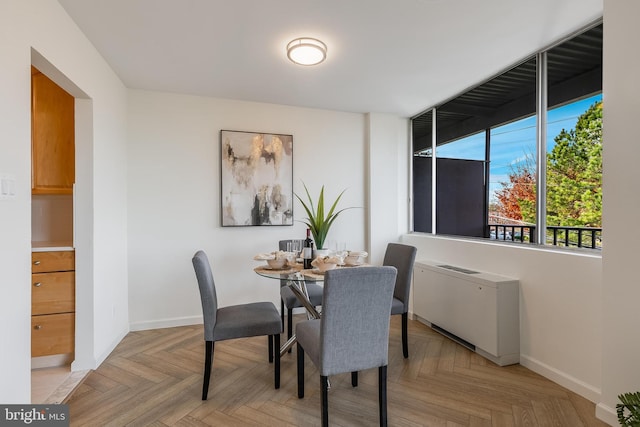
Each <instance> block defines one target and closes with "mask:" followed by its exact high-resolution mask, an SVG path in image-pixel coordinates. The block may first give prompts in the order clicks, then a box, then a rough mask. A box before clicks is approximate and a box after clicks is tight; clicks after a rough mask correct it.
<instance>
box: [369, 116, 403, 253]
mask: <svg viewBox="0 0 640 427" xmlns="http://www.w3.org/2000/svg"><path fill="white" fill-rule="evenodd" d="M366 118H367V139H368V142H369V144H368V152H367V159H368V162H367V164H368V173H367V175H368V181H367V187H366V192H367V196H368V201H369V202H368V206H369V212H368V221H367V225H368V230H367V237H368V240H369V241H368V248H369V260H368V261H369V262H370V263H372V264H378V265H379V264H382V261H383V258H384V252H385V249H386V247H387V243H389V242H397V241H398V240H399V239H400V236H401V235H402V234H403V233H405V232H406V231H407V230H408V229H409V223H408V219H409V214H408V212H409V186H408V183H407V179H408V170H409V161H410V158H411V157H410V155H409V153H410V152H411V150H410V143H409V135H408V130H409V120H408V119H404V118H399V117H397V116H393V115H389V114H374V113H370V114H367V117H366Z"/></svg>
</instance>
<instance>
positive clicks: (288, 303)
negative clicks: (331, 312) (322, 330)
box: [279, 240, 322, 352]
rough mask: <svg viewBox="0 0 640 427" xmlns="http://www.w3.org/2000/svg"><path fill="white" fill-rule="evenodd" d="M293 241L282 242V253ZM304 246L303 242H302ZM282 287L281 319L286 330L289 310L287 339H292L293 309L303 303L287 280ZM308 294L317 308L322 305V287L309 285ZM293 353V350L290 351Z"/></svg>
mask: <svg viewBox="0 0 640 427" xmlns="http://www.w3.org/2000/svg"><path fill="white" fill-rule="evenodd" d="M289 242H293V240H280V242H279V247H280V250H281V251H286V250H287V243H289ZM300 246H302V240H300ZM280 282H281V285H280V318H281V320H282V329H283V330H284V310H285V308H286V309H287V339H289V338H291V334H292V333H293V309H294V308H298V307H302V303H301V302H300V300H299V299H298V297H296V296H295V294H294V293H293V291H292V290H291V289H290V288H289V286H287V284H286V280H281V281H280ZM306 286H307V292H308V293H309V301H310V302H311V304H313V305H314V306H315V307H318V306H320V305H322V286H320V285H318V284H317V283H307V284H306ZM289 352H291V350H289Z"/></svg>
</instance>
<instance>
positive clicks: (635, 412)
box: [616, 391, 640, 427]
mask: <svg viewBox="0 0 640 427" xmlns="http://www.w3.org/2000/svg"><path fill="white" fill-rule="evenodd" d="M618 399H620V402H622V403H618V404H617V405H616V412H617V413H618V422H619V423H620V425H621V426H625V427H639V426H640V391H638V392H635V393H624V394H621V395H619V396H618Z"/></svg>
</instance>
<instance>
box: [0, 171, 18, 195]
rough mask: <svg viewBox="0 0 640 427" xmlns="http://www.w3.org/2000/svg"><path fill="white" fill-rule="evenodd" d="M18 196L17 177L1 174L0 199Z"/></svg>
mask: <svg viewBox="0 0 640 427" xmlns="http://www.w3.org/2000/svg"><path fill="white" fill-rule="evenodd" d="M15 196H16V177H15V176H13V175H9V174H0V200H2V199H12V198H14V197H15Z"/></svg>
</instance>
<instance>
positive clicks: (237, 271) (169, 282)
mask: <svg viewBox="0 0 640 427" xmlns="http://www.w3.org/2000/svg"><path fill="white" fill-rule="evenodd" d="M221 129H225V130H241V131H252V132H273V133H282V134H292V135H293V182H294V191H295V192H296V193H298V194H301V195H303V194H304V189H303V187H302V181H304V182H305V183H306V185H307V187H308V188H309V191H310V192H311V193H312V195H313V197H314V198H316V197H317V194H318V192H319V191H320V187H321V186H322V185H323V184H324V185H325V197H326V199H327V200H331V201H333V200H334V199H335V197H337V195H338V194H339V192H340V191H342V190H343V189H347V190H346V192H345V193H344V195H343V197H342V199H341V202H340V205H339V206H341V207H349V206H355V207H359V208H358V209H350V210H347V211H345V212H343V213H342V214H341V215H340V217H339V218H338V219H337V220H336V222H335V223H334V226H333V227H332V229H331V231H330V233H329V236H328V238H327V240H328V241H331V240H342V241H345V242H346V243H347V245H348V247H349V248H351V249H364V248H365V233H366V212H367V209H365V207H366V200H365V193H364V190H363V189H364V187H365V181H366V176H365V173H366V169H365V150H366V140H365V118H364V116H363V115H362V114H353V113H341V112H333V111H324V110H314V109H304V108H295V107H287V106H280V105H270V104H259V103H251V102H242V101H230V100H221V99H213V98H201V97H194V96H186V95H172V94H164V93H157V92H144V91H130V93H129V141H130V143H129V148H128V197H129V200H128V205H129V221H128V225H129V232H128V235H129V285H130V289H129V296H130V298H129V300H130V318H131V324H132V329H145V328H153V327H160V326H169V325H176V324H187V323H198V322H201V319H202V309H201V306H200V297H199V294H198V289H197V283H196V280H195V275H194V273H193V267H192V264H191V257H192V256H193V254H194V253H195V251H196V250H198V249H204V250H205V252H206V253H207V254H208V256H209V259H210V261H211V264H212V268H213V272H214V277H215V279H216V286H217V290H218V298H219V303H220V305H221V306H225V305H231V304H237V303H241V302H249V301H258V300H270V301H273V302H274V303H276V306H277V307H279V306H280V305H279V293H278V287H279V283H278V282H276V281H273V283H271V282H269V280H268V279H265V278H261V277H259V276H257V275H256V274H255V273H254V272H253V271H252V269H253V268H254V267H257V266H258V265H260V263H259V262H256V261H253V256H254V255H256V254H258V253H260V252H265V251H272V250H276V249H277V247H278V246H277V245H278V243H277V242H278V240H280V239H287V238H303V237H304V235H305V229H306V228H305V226H304V225H303V224H302V223H300V222H299V220H301V219H303V218H304V217H305V216H306V215H305V214H304V211H303V209H302V207H301V206H300V204H299V203H298V202H296V203H295V205H294V216H295V220H296V222H295V224H294V226H274V227H268V226H266V227H224V228H223V227H221V226H220V130H221Z"/></svg>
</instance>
